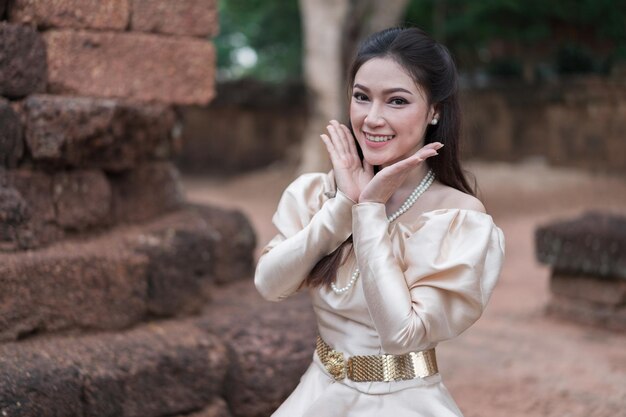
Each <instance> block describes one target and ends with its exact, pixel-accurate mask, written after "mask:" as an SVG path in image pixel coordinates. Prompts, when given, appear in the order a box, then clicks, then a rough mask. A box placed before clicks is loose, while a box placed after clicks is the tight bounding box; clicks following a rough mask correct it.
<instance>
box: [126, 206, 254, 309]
mask: <svg viewBox="0 0 626 417" xmlns="http://www.w3.org/2000/svg"><path fill="white" fill-rule="evenodd" d="M141 242H142V243H143V246H141V247H139V248H138V249H136V250H137V251H138V252H140V253H143V254H145V255H146V256H147V257H148V258H149V267H148V271H147V275H148V297H149V308H150V312H151V313H153V314H156V315H172V314H180V313H186V312H189V313H191V312H197V311H198V310H199V309H200V308H201V307H202V305H203V304H205V303H206V300H207V299H208V298H209V296H210V292H212V291H213V289H214V288H213V287H214V285H213V284H224V283H226V282H234V281H236V280H242V279H246V278H249V277H250V276H251V275H252V272H253V268H254V267H253V264H252V257H253V252H254V247H255V238H254V231H253V229H252V226H251V225H250V223H249V222H248V221H247V219H246V218H245V217H243V216H242V215H241V213H239V212H237V211H227V210H224V209H220V208H216V207H207V206H190V207H188V208H187V209H186V210H184V211H181V212H176V213H172V214H171V215H169V216H167V217H166V218H162V219H161V220H160V221H159V222H156V223H155V224H154V226H148V227H146V228H145V229H144V231H143V233H142V235H141ZM227 253H230V254H231V255H230V256H228V255H225V254H227ZM233 264H234V265H233Z"/></svg>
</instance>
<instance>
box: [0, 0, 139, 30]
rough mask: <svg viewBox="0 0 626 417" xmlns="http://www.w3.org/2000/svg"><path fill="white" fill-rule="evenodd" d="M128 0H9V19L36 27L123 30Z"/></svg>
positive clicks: (128, 11)
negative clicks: (10, 3)
mask: <svg viewBox="0 0 626 417" xmlns="http://www.w3.org/2000/svg"><path fill="white" fill-rule="evenodd" d="M129 9H130V7H129V4H128V0H107V1H102V0H13V4H12V5H11V10H10V15H9V19H10V20H11V21H12V22H16V23H26V24H31V25H36V26H38V27H40V28H44V29H47V28H51V27H65V28H93V29H118V30H124V29H126V26H128V20H129V14H130V10H129Z"/></svg>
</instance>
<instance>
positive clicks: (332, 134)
mask: <svg viewBox="0 0 626 417" xmlns="http://www.w3.org/2000/svg"><path fill="white" fill-rule="evenodd" d="M326 130H327V131H328V137H329V138H330V141H331V142H332V144H333V147H334V149H335V152H337V154H338V155H342V156H343V155H344V154H345V153H346V152H345V150H344V147H343V145H342V143H341V138H339V135H337V130H336V129H335V127H334V126H333V125H331V124H329V125H328V126H326Z"/></svg>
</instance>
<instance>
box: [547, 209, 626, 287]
mask: <svg viewBox="0 0 626 417" xmlns="http://www.w3.org/2000/svg"><path fill="white" fill-rule="evenodd" d="M535 244H536V255H537V258H538V259H539V261H540V262H543V263H546V264H548V265H550V266H552V268H553V269H554V270H555V271H558V272H559V273H566V274H573V275H578V274H583V275H594V276H597V277H606V278H618V279H626V217H624V216H620V215H617V214H611V213H599V212H590V213H586V214H585V215H583V216H581V217H579V218H577V219H573V220H566V221H558V222H554V223H551V224H548V225H545V226H542V227H540V228H538V229H537V231H536V232H535Z"/></svg>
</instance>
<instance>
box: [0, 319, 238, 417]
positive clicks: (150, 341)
mask: <svg viewBox="0 0 626 417" xmlns="http://www.w3.org/2000/svg"><path fill="white" fill-rule="evenodd" d="M228 363H229V362H228V355H227V351H226V349H225V347H224V345H223V344H222V343H220V342H219V340H218V339H217V338H216V337H215V336H212V335H210V334H207V333H206V332H204V331H201V330H200V329H198V328H197V327H196V326H194V325H193V323H188V322H173V323H158V324H157V323H154V324H148V325H145V326H141V327H139V328H136V329H133V330H130V331H127V332H123V333H119V334H111V333H100V334H95V335H87V336H81V337H63V338H58V337H57V338H48V339H37V340H30V341H24V342H19V343H8V344H4V345H0V369H2V370H3V372H1V373H0V410H2V411H4V410H8V411H11V412H12V413H8V414H7V415H11V416H24V417H26V416H29V417H31V416H32V417H34V416H37V417H45V416H60V415H63V416H66V415H68V416H69V415H76V416H78V415H85V416H116V417H161V416H165V415H177V414H182V413H187V412H189V410H199V409H202V408H204V407H207V406H209V405H214V404H219V402H216V399H217V398H218V397H217V394H218V392H219V389H220V387H221V385H222V381H223V380H224V375H225V373H226V369H227V368H228ZM5 369H9V370H11V372H10V373H7V372H5ZM46 382H48V383H47V384H46ZM64 382H65V383H66V385H64V384H63V383H64ZM16 399H19V400H20V401H19V403H17V405H16V401H15V400H16ZM46 406H50V407H48V408H45V407H46ZM53 406H54V407H53ZM9 407H11V408H9ZM8 411H7V412H8ZM216 416H217V414H216Z"/></svg>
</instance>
